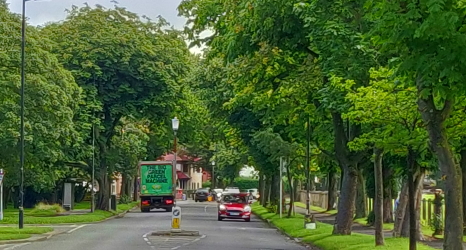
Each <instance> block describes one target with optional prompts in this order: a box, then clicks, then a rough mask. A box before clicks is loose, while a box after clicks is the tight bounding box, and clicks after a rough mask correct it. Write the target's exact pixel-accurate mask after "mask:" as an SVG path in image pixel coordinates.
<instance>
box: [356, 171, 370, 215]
mask: <svg viewBox="0 0 466 250" xmlns="http://www.w3.org/2000/svg"><path fill="white" fill-rule="evenodd" d="M355 205H356V214H355V216H354V219H359V218H366V217H367V199H366V181H365V179H364V175H363V173H362V170H359V171H358V185H357V194H356V204H355Z"/></svg>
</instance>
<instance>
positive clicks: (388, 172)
mask: <svg viewBox="0 0 466 250" xmlns="http://www.w3.org/2000/svg"><path fill="white" fill-rule="evenodd" d="M382 167H383V180H384V183H383V186H384V187H383V222H384V223H393V204H392V200H393V197H392V180H393V171H392V168H391V167H389V166H382Z"/></svg>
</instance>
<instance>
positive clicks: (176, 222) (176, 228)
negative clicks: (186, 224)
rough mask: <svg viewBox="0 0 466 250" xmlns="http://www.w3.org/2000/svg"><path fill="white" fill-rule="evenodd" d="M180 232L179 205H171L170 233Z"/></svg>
mask: <svg viewBox="0 0 466 250" xmlns="http://www.w3.org/2000/svg"><path fill="white" fill-rule="evenodd" d="M178 232H181V207H178V206H176V207H173V213H172V233H178Z"/></svg>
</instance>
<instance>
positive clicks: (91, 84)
mask: <svg viewBox="0 0 466 250" xmlns="http://www.w3.org/2000/svg"><path fill="white" fill-rule="evenodd" d="M166 24H167V23H166V22H165V21H164V20H163V19H160V20H158V21H156V22H153V21H149V20H145V21H143V20H141V19H140V17H138V16H137V15H136V14H134V13H131V12H129V11H127V10H125V9H124V8H119V7H115V9H105V8H104V7H102V6H97V7H96V8H91V7H89V6H87V5H86V6H85V7H82V8H78V7H76V6H73V8H72V9H71V10H70V11H69V12H68V16H67V18H66V20H65V21H63V22H60V23H56V24H50V25H48V26H47V27H45V28H44V29H43V30H42V33H43V35H45V36H48V37H50V38H51V39H52V40H53V41H54V42H55V43H54V44H53V51H54V52H55V53H56V54H57V55H58V56H59V58H61V59H62V63H63V64H64V66H65V67H66V68H67V69H69V70H71V71H72V72H73V75H74V77H75V79H76V81H77V83H78V84H79V85H80V86H82V87H83V88H84V89H85V91H86V95H88V96H89V98H92V99H95V100H96V102H97V103H98V104H99V108H100V109H98V110H93V112H92V113H91V115H92V116H94V117H96V118H98V119H99V124H97V125H98V126H97V129H96V135H97V145H98V148H99V151H98V152H99V155H98V160H99V165H100V166H99V170H100V175H99V176H98V177H97V179H98V181H99V188H100V192H99V203H98V208H99V209H104V210H106V209H108V200H109V199H108V197H109V179H110V176H109V175H108V174H109V173H108V164H107V155H108V150H109V149H110V147H111V144H112V138H113V136H114V135H115V133H116V132H115V128H116V126H118V124H119V123H120V120H121V118H122V117H125V116H129V115H132V116H134V118H135V119H140V118H142V117H148V118H150V119H151V120H152V121H165V122H166V124H168V122H169V119H171V117H169V115H171V111H172V110H173V108H174V100H175V98H176V97H177V96H176V95H175V93H177V91H176V90H177V89H178V86H179V82H180V79H181V78H183V77H184V74H185V73H186V72H187V68H186V63H187V56H188V55H189V51H188V50H187V48H186V45H185V43H184V41H183V39H182V38H181V36H180V34H179V33H178V32H176V31H173V30H163V27H164V26H165V25H166ZM157 123H158V122H157Z"/></svg>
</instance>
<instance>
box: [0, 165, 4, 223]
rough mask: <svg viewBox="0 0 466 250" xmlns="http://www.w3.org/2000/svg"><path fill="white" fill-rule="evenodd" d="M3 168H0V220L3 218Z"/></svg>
mask: <svg viewBox="0 0 466 250" xmlns="http://www.w3.org/2000/svg"><path fill="white" fill-rule="evenodd" d="M3 176H4V173H3V169H0V220H3Z"/></svg>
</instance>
